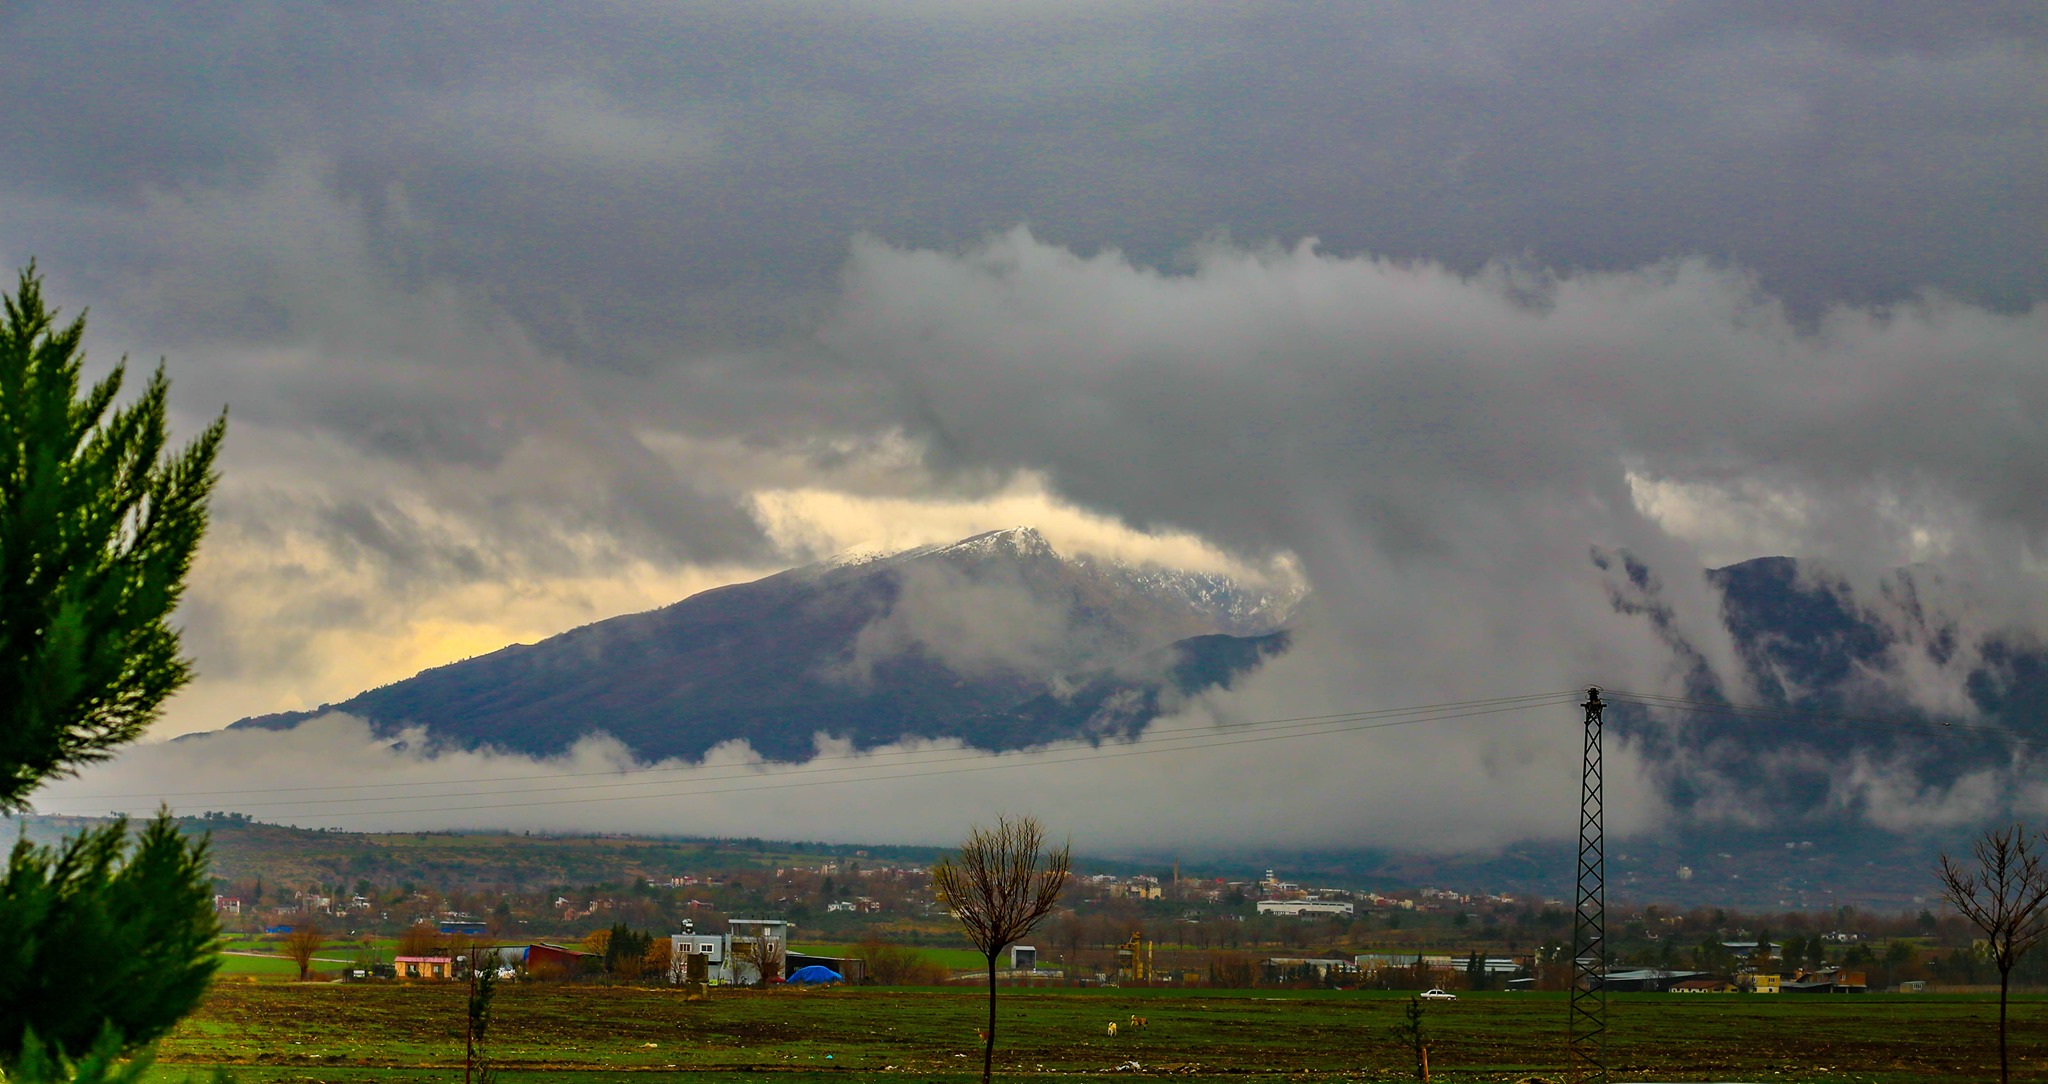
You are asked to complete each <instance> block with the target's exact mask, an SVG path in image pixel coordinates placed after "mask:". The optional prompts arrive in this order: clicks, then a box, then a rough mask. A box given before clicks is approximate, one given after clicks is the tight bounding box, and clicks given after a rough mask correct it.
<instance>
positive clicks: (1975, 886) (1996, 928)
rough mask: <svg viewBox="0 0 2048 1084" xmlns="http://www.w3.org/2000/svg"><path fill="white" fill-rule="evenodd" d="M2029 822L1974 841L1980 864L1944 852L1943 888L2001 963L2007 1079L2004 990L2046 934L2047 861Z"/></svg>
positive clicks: (2002, 1075) (2002, 1072)
mask: <svg viewBox="0 0 2048 1084" xmlns="http://www.w3.org/2000/svg"><path fill="white" fill-rule="evenodd" d="M2038 842H2039V840H2038V838H2037V837H2034V836H2031V835H2029V834H2028V832H2027V829H2026V826H2025V825H2020V824H2015V825H2012V826H2011V827H2009V828H1994V829H1992V830H1991V831H1989V832H1986V833H1985V834H1984V835H1983V837H1982V838H1980V839H1978V840H1977V841H1976V842H1975V843H1973V844H1971V846H1970V852H1971V854H1972V855H1973V856H1974V857H1975V858H1976V860H1977V863H1976V868H1975V869H1968V868H1965V867H1964V866H1962V865H1961V864H1959V863H1957V862H1956V861H1955V860H1953V859H1951V858H1950V857H1949V856H1948V855H1946V854H1943V855H1942V856H1941V870H1940V877H1941V894H1942V896H1943V897H1944V898H1945V899H1947V900H1948V903H1949V906H1951V907H1954V908H1955V909H1956V911H1957V912H1959V913H1960V914H1961V915H1962V916H1963V917H1964V918H1967V919H1969V920H1970V921H1971V923H1973V924H1974V925H1975V926H1976V927H1977V928H1978V929H1980V930H1982V931H1984V937H1985V941H1986V944H1987V945H1988V946H1989V948H1990V951H1991V962H1992V964H1993V965H1995V966H1996V967H1997V968H1998V1079H1999V1080H2000V1081H2004V1080H2006V1079H2008V1073H2007V1059H2006V996H2007V991H2008V989H2009V988H2010V986H2011V984H2012V969H2013V966H2014V965H2015V964H2017V963H2019V960H2020V957H2022V956H2024V955H2026V954H2027V950H2029V949H2031V948H2033V947H2034V946H2035V945H2036V944H2037V943H2039V942H2040V940H2041V938H2042V936H2043V935H2044V934H2048V867H2044V865H2043V863H2042V858H2041V855H2040V853H2039V852H2038V851H2037V850H2036V846H2035V845H2036V844H2037V843H2038Z"/></svg>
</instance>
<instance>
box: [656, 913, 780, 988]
mask: <svg viewBox="0 0 2048 1084" xmlns="http://www.w3.org/2000/svg"><path fill="white" fill-rule="evenodd" d="M668 945H669V959H670V961H671V963H670V965H669V981H670V982H678V983H679V982H683V981H686V980H687V979H688V978H689V976H690V973H691V971H690V960H689V957H691V956H702V957H704V963H703V965H702V966H703V968H704V976H705V980H706V981H708V982H711V983H715V984H719V985H728V984H730V985H738V986H757V985H759V984H760V983H762V982H763V981H766V980H775V979H780V978H781V977H782V961H783V958H784V957H786V956H788V955H789V923H787V922H784V921H782V920H781V919H774V918H735V919H731V920H730V921H728V922H727V923H726V932H725V933H720V934H712V933H697V932H695V931H693V930H686V931H685V932H683V933H678V934H670V935H669V939H668Z"/></svg>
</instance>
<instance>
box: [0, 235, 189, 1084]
mask: <svg viewBox="0 0 2048 1084" xmlns="http://www.w3.org/2000/svg"><path fill="white" fill-rule="evenodd" d="M84 335H85V320H84V318H83V317H80V318H78V319H76V320H73V321H71V322H70V323H69V324H59V323H58V322H57V314H56V313H55V312H53V311H51V310H50V309H48V308H47V307H46V306H45V305H44V302H43V295H42V282H41V280H40V279H39V278H38V276H37V275H36V273H35V268H34V266H33V265H31V266H30V267H29V268H28V269H26V270H24V271H23V272H22V274H21V278H20V281H19V284H18V286H17V289H16V290H15V293H14V296H12V297H0V811H8V812H12V811H19V810H23V809H26V808H27V807H28V797H29V795H30V793H31V792H33V791H34V790H35V788H36V787H37V786H38V785H40V784H41V783H42V781H43V780H45V779H47V778H49V777H51V776H61V775H65V774H69V773H71V772H73V771H75V770H76V769H77V768H78V766H80V765H83V764H87V763H90V762H92V761H95V760H101V759H104V758H105V757H107V756H109V755H110V754H111V751H112V750H113V749H114V748H115V747H117V746H119V745H121V744H123V743H125V742H128V741H131V740H133V739H134V738H135V737H137V736H139V735H140V734H141V733H142V731H143V730H144V728H146V727H147V726H148V725H149V724H150V723H151V722H152V721H153V720H154V719H155V718H156V717H157V714H158V712H159V711H160V709H161V706H162V704H163V701H164V700H165V698H167V697H169V696H170V695H171V693H173V692H175V691H176V690H177V689H178V688H179V687H180V686H182V685H184V684H185V683H186V682H187V681H189V680H191V667H190V665H189V664H188V663H187V662H186V661H185V660H184V659H183V658H181V657H180V655H179V646H178V634H177V632H176V630H174V629H172V628H171V627H170V625H169V623H168V618H169V616H170V613H171V610H172V609H173V607H175V606H176V605H177V602H178V598H179V596H180V594H182V592H183V590H184V584H185V576H186V573H187V572H188V571H189V569H190V568H191V564H192V557H193V553H194V552H195V550H196V549H197V548H198V545H199V539H200V536H201V535H202V534H203V533H204V532H205V529H206V502H207V498H208V496H209V494H210V493H211V492H212V489H213V484H214V479H215V475H214V471H213V460H214V456H215V453H216V452H217V451H218V449H219V447H220V441H221V437H222V435H223V433H224V432H225V418H222V419H220V420H216V421H215V422H214V423H213V424H212V425H211V426H208V427H207V429H206V430H205V431H204V432H202V433H201V434H200V436H199V438H198V439H197V440H195V441H193V442H192V444H190V445H189V446H187V447H186V448H184V449H183V450H182V451H176V452H171V451H167V450H166V437H165V429H166V413H167V403H166V400H167V398H168V395H169V391H170V385H169V382H168V380H167V379H166V378H165V376H164V374H163V371H162V369H161V368H159V369H158V371H157V373H156V374H155V375H154V376H153V377H152V378H151V379H150V381H149V383H148V385H147V386H146V387H145V388H144V389H143V391H142V394H141V395H140V396H139V397H138V398H137V399H136V400H135V401H134V402H132V403H130V404H128V405H127V406H124V407H116V406H115V404H114V400H115V399H116V397H118V396H119V395H120V392H121V385H122V379H123V375H124V373H125V368H126V367H125V365H117V366H115V367H114V370H113V371H112V372H111V373H109V374H108V375H107V376H106V377H104V378H103V379H101V380H100V381H98V382H97V383H95V384H93V385H91V387H89V388H83V390H81V389H82V382H81V379H80V375H81V371H82V369H83V366H84V354H83V352H82V350H81V343H82V341H83V339H84ZM207 874H208V870H207V849H206V844H205V843H204V842H203V841H202V842H199V843H188V842H187V841H186V840H185V839H184V838H183V837H181V836H180V835H179V834H178V831H177V825H176V823H175V822H174V821H173V820H172V819H171V818H170V816H169V814H168V813H164V814H160V815H159V816H158V817H157V818H156V819H155V820H154V821H152V822H151V823H150V824H149V825H148V826H146V827H145V828H144V829H143V830H142V831H141V833H140V834H139V836H138V837H137V838H136V839H135V840H134V842H133V844H132V847H131V844H130V840H129V832H128V824H127V822H126V821H125V820H116V821H115V822H113V823H111V824H109V825H107V826H105V827H102V828H98V829H94V830H91V831H87V832H85V833H82V834H80V835H79V836H77V837H74V838H73V839H70V840H68V841H66V842H64V843H63V844H61V845H59V846H57V847H54V848H43V847H35V846H31V845H29V844H27V843H26V842H25V841H24V842H22V843H20V844H17V845H16V846H15V848H14V851H13V853H12V855H11V856H10V858H9V861H8V865H7V868H6V872H5V875H4V879H0V1068H4V1069H6V1070H8V1071H9V1075H11V1076H13V1077H16V1078H20V1079H40V1078H42V1077H45V1076H49V1075H51V1074H55V1075H58V1076H69V1075H73V1074H77V1075H78V1076H79V1077H80V1079H83V1078H84V1077H85V1076H88V1075H94V1074H100V1073H102V1071H103V1070H104V1069H105V1067H106V1065H107V1063H108V1058H110V1057H112V1056H114V1055H115V1054H127V1053H131V1052H135V1051H137V1049H138V1048H139V1047H141V1046H142V1045H143V1044H146V1043H148V1042H150V1041H151V1040H153V1039H154V1038H156V1037H157V1036H159V1035H161V1034H163V1032H164V1031H166V1030H168V1029H169V1028H170V1027H171V1025H172V1024H174V1023H175V1022H176V1021H177V1020H178V1018H179V1017H180V1016H182V1015H184V1014H185V1013H186V1012H188V1011H190V1010H191V1008H192V1006H193V1005H194V1004H196V1003H197V1002H198V1000H199V998H200V997H201V996H202V995H203V994H204V992H205V989H206V985H207V983H208V982H209V981H210V980H211V978H212V975H213V971H214V968H215V967H216V966H218V962H217V960H216V959H215V955H214V942H215V940H216V938H217V937H218V936H219V933H220V926H219V923H218V921H217V920H216V919H215V917H214V914H213V908H212V900H211V883H210V881H209V878H208V876H207ZM146 1056H147V1055H146V1052H144V1053H142V1054H141V1055H140V1056H139V1057H138V1058H137V1059H135V1060H134V1061H132V1062H130V1063H129V1065H130V1068H131V1069H134V1070H135V1072H138V1073H139V1071H140V1070H139V1069H136V1068H135V1067H136V1066H138V1065H140V1064H142V1063H144V1062H146ZM94 1066H98V1067H99V1068H93V1067H94Z"/></svg>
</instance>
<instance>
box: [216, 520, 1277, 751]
mask: <svg viewBox="0 0 2048 1084" xmlns="http://www.w3.org/2000/svg"><path fill="white" fill-rule="evenodd" d="M1299 601H1300V592H1299V591H1298V590H1297V591H1272V590H1264V589H1259V588H1254V587H1249V586H1246V585H1243V584H1239V583H1237V582H1235V581H1233V580H1231V579H1230V578H1228V577H1224V576H1219V575H1214V574H1209V573H1201V572H1190V571H1185V570H1172V569H1161V568H1146V567H1138V566H1132V565H1128V564H1124V563H1121V562H1116V561H1105V560H1101V559H1097V558H1092V557H1081V558H1067V557H1064V556H1062V555H1061V554H1059V553H1058V552H1057V551H1055V550H1054V549H1053V547H1052V545H1051V544H1050V543H1049V542H1047V541H1046V539H1045V538H1044V536H1043V535H1041V534H1040V533H1039V532H1038V531H1036V530H1034V529H1032V528H1029V527H1020V528H1013V529H1011V530H1006V531H992V532H988V533H986V534H981V535H976V536H974V537H972V538H968V539H964V540H962V541H960V542H956V543H952V544H950V545H938V546H925V547H920V548H918V549H914V550H910V551H906V552H903V553H896V554H873V553H855V554H843V555H840V556H839V557H835V558H833V559H831V560H827V561H823V562H819V563H817V564H812V565H806V566H803V567H800V568H794V569H791V570H789V571H787V572H783V573H779V574H777V575H773V576H769V577H767V578H765V579H761V580H757V581H754V582H752V583H744V584H733V585H729V586H726V587H720V588H715V589H713V590H710V591H705V592H702V593H700V594H697V595H693V596H691V597H690V598H688V599H685V600H683V601H681V602H678V603H676V604H674V605H671V606H667V607H663V608H661V609H657V610H652V611H648V612H646V613H640V614H631V615H627V616H624V617H617V618H612V619H610V620H606V621H599V622H596V623H594V624H591V625H586V626H584V627H582V628H578V629H573V630H571V631H569V632H566V633H563V634H561V635H559V636H555V637H551V638H549V639H547V640H543V641H541V642H540V643H536V644H531V645H515V646H511V647H506V648H503V649H500V650H498V651H494V652H491V653H490V654H487V655H482V656H478V657H476V658H472V659H466V660H464V661H462V662H458V663H451V664H449V665H446V666H441V667H436V668H434V669H431V670H427V671H425V672H423V673H420V674H418V675H416V676H414V677H411V678H408V679H406V680H403V681H399V682H395V683H393V684H391V685H386V686H383V687H381V688H378V689H372V690H370V691H368V692H365V693H362V694H360V695H358V696H355V697H353V698H351V699H349V700H346V701H343V702H341V703H338V704H332V705H323V706H322V707H321V708H319V709H316V710H314V711H300V712H285V713H279V714H274V715H265V716H258V717H254V718H249V719H243V720H240V721H238V722H236V723H234V724H232V725H231V727H230V729H236V728H251V727H260V728H267V729H288V728H290V727H293V726H296V725H298V724H299V723H301V722H304V721H306V720H308V719H311V718H313V717H315V716H317V715H320V714H325V713H327V712H330V711H334V712H344V713H347V714H350V715H354V716H358V717H361V718H363V719H365V720H367V721H368V722H369V723H370V725H371V726H372V727H374V728H375V729H377V730H378V731H379V732H380V733H386V734H395V733H397V732H398V731H400V730H403V729H405V728H406V727H408V726H415V725H416V726H423V727H425V728H426V730H427V733H428V734H429V735H430V736H431V738H432V739H433V740H435V741H437V742H442V743H447V744H451V745H456V746H462V747H476V746H489V747H493V748H498V749H503V750H507V751H512V752H520V753H526V754H529V755H550V754H555V753H559V752H561V751H563V750H564V749H566V748H567V747H568V746H570V745H572V744H574V743H575V742H576V741H577V740H578V739H580V738H581V737H583V736H584V735H586V734H589V733H593V732H603V733H608V734H610V735H612V736H613V737H615V738H617V739H619V740H620V741H621V742H623V743H625V744H626V745H627V746H628V747H630V748H631V749H633V750H634V752H635V753H636V754H638V755H639V756H641V757H644V758H649V759H658V758H669V757H688V758H697V757H701V756H702V755H703V754H704V753H705V752H706V751H707V750H709V749H710V748H712V747H713V746H715V745H718V744H720V743H722V742H727V741H733V740H741V741H746V742H747V743H749V744H750V745H752V747H753V748H754V749H755V750H756V751H757V752H759V753H760V754H762V755H763V756H766V757H769V758H772V759H778V760H801V759H805V758H807V757H808V756H809V755H810V754H811V752H812V748H813V736H814V735H815V734H820V733H822V734H826V735H830V736H832V737H834V738H839V739H844V740H848V741H851V742H852V743H853V744H854V745H855V746H857V747H863V748H864V747H871V746H875V745H882V744H887V743H890V742H895V741H900V740H903V739H906V738H958V739H960V740H962V741H965V742H967V743H968V744H970V745H974V746H978V747H983V748H1003V749H1008V748H1019V747H1026V746H1031V745H1037V744H1042V743H1045V742H1051V741H1057V740H1062V739H1067V738H1074V737H1097V738H1099V737H1106V736H1112V735H1121V734H1127V733H1130V732H1133V731H1135V730H1136V729H1138V728H1141V727H1142V726H1143V725H1144V723H1145V722H1147V721H1149V720H1150V718H1152V716H1153V715H1156V714H1157V713H1158V712H1159V711H1160V710H1163V708H1164V707H1165V706H1167V705H1168V704H1169V703H1171V702H1173V701H1174V700H1175V699H1176V698H1179V697H1184V696H1187V695H1191V694H1193V693H1196V692H1199V691H1200V690H1201V689H1204V688H1208V687H1212V686H1215V685H1227V684H1229V683H1230V682H1231V681H1233V680H1235V678H1236V677H1237V676H1238V675H1239V674H1241V673H1243V672H1244V671H1246V670H1248V669H1252V668H1256V667H1257V666H1258V665H1260V664H1261V663H1263V661H1264V660H1265V659H1266V658H1269V657H1270V656H1271V655H1273V654H1275V653H1277V652H1279V651H1281V650H1284V649H1285V645H1286V641H1287V638H1286V635H1285V634H1284V633H1281V632H1278V631H1277V630H1278V629H1279V628H1280V627H1281V626H1282V625H1283V624H1284V623H1285V621H1286V620H1287V618H1288V617H1289V615H1290V614H1291V612H1292V609H1293V607H1294V606H1295V605H1296V604H1297V603H1298V602H1299Z"/></svg>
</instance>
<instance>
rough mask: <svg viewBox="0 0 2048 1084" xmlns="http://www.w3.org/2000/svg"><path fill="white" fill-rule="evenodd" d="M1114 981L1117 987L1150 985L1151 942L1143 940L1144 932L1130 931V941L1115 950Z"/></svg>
mask: <svg viewBox="0 0 2048 1084" xmlns="http://www.w3.org/2000/svg"><path fill="white" fill-rule="evenodd" d="M1116 981H1117V985H1119V986H1133V985H1136V986H1149V985H1151V983H1152V942H1150V941H1147V940H1145V931H1143V930H1134V931H1132V932H1131V939H1130V941H1128V942H1126V943H1125V944H1124V946H1123V947H1122V948H1120V949H1117V950H1116Z"/></svg>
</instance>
